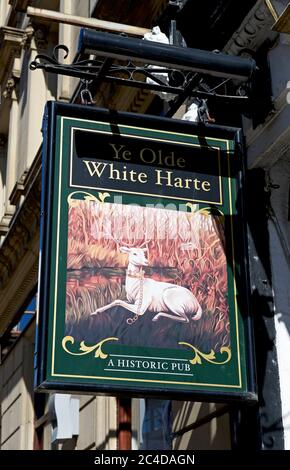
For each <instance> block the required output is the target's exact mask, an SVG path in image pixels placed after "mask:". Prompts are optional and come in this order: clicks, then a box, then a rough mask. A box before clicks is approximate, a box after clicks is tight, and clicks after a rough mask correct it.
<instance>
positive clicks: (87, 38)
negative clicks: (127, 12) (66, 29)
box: [30, 29, 256, 117]
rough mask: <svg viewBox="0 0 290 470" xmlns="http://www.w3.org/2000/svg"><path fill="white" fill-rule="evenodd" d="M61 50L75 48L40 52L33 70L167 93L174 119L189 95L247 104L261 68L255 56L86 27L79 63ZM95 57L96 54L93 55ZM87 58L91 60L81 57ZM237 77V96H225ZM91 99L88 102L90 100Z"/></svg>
mask: <svg viewBox="0 0 290 470" xmlns="http://www.w3.org/2000/svg"><path fill="white" fill-rule="evenodd" d="M60 52H63V53H64V55H63V59H66V58H67V56H68V53H69V49H68V48H67V47H66V46H65V45H58V46H56V47H55V48H54V50H53V53H52V55H51V56H49V55H46V54H38V55H37V56H36V57H35V60H34V61H33V62H31V64H30V69H31V70H36V69H42V70H45V71H46V72H49V73H55V74H60V75H68V76H71V77H76V78H79V79H81V80H83V81H85V82H86V83H88V82H91V83H93V84H94V87H96V85H99V84H100V83H101V82H109V83H110V82H111V83H115V84H118V85H123V86H130V87H135V88H142V89H147V90H151V91H154V92H159V93H167V94H168V95H167V96H168V97H170V98H171V99H170V100H168V101H170V103H169V109H168V112H167V116H168V117H170V116H173V114H174V113H175V112H176V111H177V109H178V108H179V107H180V106H181V105H182V104H183V103H184V102H185V101H186V100H187V99H188V98H189V97H196V98H201V99H206V98H209V97H210V98H213V99H216V100H223V101H227V102H234V103H235V105H236V104H238V103H244V102H245V101H246V100H247V98H248V96H247V92H245V90H247V89H248V84H249V82H250V81H251V80H252V78H253V75H254V72H255V69H256V64H255V61H254V60H252V59H245V58H240V57H232V56H227V55H225V54H217V53H213V52H208V51H201V50H198V49H190V48H182V47H177V46H172V45H167V44H160V43H155V42H152V41H144V40H140V39H136V38H129V37H127V36H124V35H116V34H110V33H102V32H96V31H90V30H85V29H82V30H81V33H80V38H79V48H78V54H77V59H76V60H75V61H74V62H73V63H71V64H66V63H63V62H60V60H59V53H60ZM91 55H93V56H94V57H93V58H91ZM84 56H86V57H88V58H85V59H83V58H81V57H84ZM205 76H211V77H214V79H215V80H218V83H217V84H216V81H215V86H214V87H213V88H210V87H209V86H207V85H206V83H205V80H204V77H205ZM231 79H234V80H235V83H238V86H236V89H237V90H238V91H237V94H232V95H228V94H219V93H218V92H217V91H218V89H221V88H222V87H224V85H225V84H226V83H228V82H229V81H230V80H231ZM241 87H242V90H243V92H242V93H241V92H240V90H241ZM85 90H88V88H85ZM83 91H84V90H83ZM83 95H84V93H83ZM85 101H88V100H87V98H86V99H85ZM90 101H91V102H92V100H90Z"/></svg>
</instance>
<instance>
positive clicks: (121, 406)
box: [117, 398, 132, 450]
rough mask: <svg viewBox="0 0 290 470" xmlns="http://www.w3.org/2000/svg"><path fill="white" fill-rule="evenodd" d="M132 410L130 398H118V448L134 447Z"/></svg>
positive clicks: (128, 448) (127, 448)
mask: <svg viewBox="0 0 290 470" xmlns="http://www.w3.org/2000/svg"><path fill="white" fill-rule="evenodd" d="M131 422H132V411H131V399H130V398H118V399H117V426H118V429H117V435H118V450H131V447H132V426H131Z"/></svg>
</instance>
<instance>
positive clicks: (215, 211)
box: [185, 202, 224, 217]
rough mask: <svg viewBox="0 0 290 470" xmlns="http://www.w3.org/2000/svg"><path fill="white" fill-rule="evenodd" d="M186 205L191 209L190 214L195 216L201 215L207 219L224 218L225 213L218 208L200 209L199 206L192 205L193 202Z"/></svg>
mask: <svg viewBox="0 0 290 470" xmlns="http://www.w3.org/2000/svg"><path fill="white" fill-rule="evenodd" d="M185 205H186V207H188V208H189V209H190V212H192V213H194V214H201V215H204V216H206V217H207V216H209V215H215V216H218V217H224V213H223V212H222V211H221V210H220V209H218V208H217V207H202V208H201V209H199V204H192V202H187V203H186V204H185Z"/></svg>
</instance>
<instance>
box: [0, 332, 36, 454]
mask: <svg viewBox="0 0 290 470" xmlns="http://www.w3.org/2000/svg"><path fill="white" fill-rule="evenodd" d="M34 332H35V331H34V326H31V327H30V328H29V329H28V330H27V331H26V333H25V334H24V335H23V336H22V337H21V338H20V339H19V341H18V342H17V343H16V344H15V346H14V347H13V349H12V351H11V352H10V353H9V354H8V356H7V357H6V358H5V359H4V361H3V363H2V364H1V366H0V397H1V398H0V402H1V443H0V449H1V450H24V449H33V436H34V409H33V394H32V388H33V353H34V344H33V342H34Z"/></svg>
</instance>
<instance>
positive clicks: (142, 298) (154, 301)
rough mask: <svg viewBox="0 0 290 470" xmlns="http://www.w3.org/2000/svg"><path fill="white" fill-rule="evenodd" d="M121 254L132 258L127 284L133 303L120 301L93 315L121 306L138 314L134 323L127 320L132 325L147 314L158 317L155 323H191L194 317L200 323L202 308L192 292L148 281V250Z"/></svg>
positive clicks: (98, 310)
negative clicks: (153, 314)
mask: <svg viewBox="0 0 290 470" xmlns="http://www.w3.org/2000/svg"><path fill="white" fill-rule="evenodd" d="M120 251H121V252H122V253H128V255H129V263H128V268H127V271H126V283H125V289H126V294H127V299H128V302H129V303H128V302H125V301H124V300H120V299H117V300H114V301H113V302H111V303H110V304H108V305H105V306H104V307H100V308H98V309H97V310H96V311H95V312H93V313H92V314H91V315H97V314H98V313H100V312H104V311H105V310H108V309H109V308H112V307H117V306H119V307H123V308H125V309H127V310H129V311H130V312H133V313H134V314H135V318H134V319H133V320H132V319H128V320H127V322H128V323H129V324H131V323H134V321H136V320H137V318H138V317H139V316H140V315H143V314H144V313H145V312H146V310H149V311H150V312H156V313H157V314H156V315H155V316H154V318H153V320H152V321H156V320H158V318H160V317H167V318H172V319H173V320H175V321H181V322H189V318H188V317H189V316H191V315H192V317H191V318H192V320H199V319H200V317H201V315H202V309H201V306H200V304H199V303H198V301H197V299H196V298H195V296H194V295H193V294H192V292H190V290H188V289H186V288H185V287H181V286H177V285H175V284H171V283H169V282H159V281H155V280H154V279H149V278H147V277H144V271H143V269H142V266H147V265H148V260H147V258H146V256H145V251H147V248H129V247H121V248H120Z"/></svg>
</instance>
